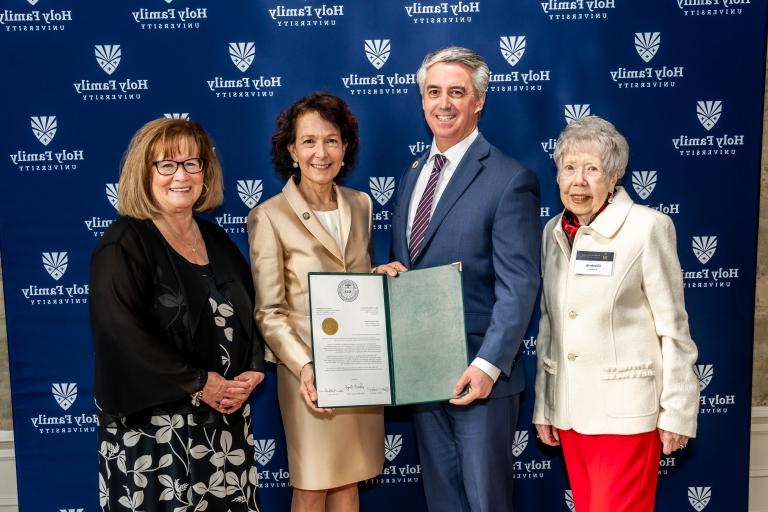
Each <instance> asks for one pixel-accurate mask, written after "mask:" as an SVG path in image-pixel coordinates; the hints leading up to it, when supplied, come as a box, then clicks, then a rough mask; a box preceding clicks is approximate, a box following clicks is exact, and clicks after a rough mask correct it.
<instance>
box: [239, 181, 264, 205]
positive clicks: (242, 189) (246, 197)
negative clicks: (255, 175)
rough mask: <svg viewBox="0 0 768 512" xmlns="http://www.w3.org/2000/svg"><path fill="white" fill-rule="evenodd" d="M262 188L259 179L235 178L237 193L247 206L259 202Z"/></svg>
mask: <svg viewBox="0 0 768 512" xmlns="http://www.w3.org/2000/svg"><path fill="white" fill-rule="evenodd" d="M263 190H264V187H263V186H262V185H261V180H237V194H238V195H239V196H240V199H241V200H242V201H243V203H245V206H247V207H248V208H253V207H254V206H256V205H257V204H259V199H261V193H262V191H263Z"/></svg>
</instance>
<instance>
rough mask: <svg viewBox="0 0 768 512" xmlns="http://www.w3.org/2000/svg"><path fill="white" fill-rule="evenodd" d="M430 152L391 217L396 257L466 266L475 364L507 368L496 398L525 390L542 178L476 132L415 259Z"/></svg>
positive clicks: (411, 173) (402, 187)
mask: <svg viewBox="0 0 768 512" xmlns="http://www.w3.org/2000/svg"><path fill="white" fill-rule="evenodd" d="M428 156H429V152H427V153H425V154H423V155H422V156H421V157H420V158H419V160H417V161H416V162H414V165H413V166H411V167H409V168H408V169H407V170H406V171H405V172H404V173H403V175H402V176H401V178H400V184H399V186H398V191H397V200H396V203H395V206H394V212H393V217H392V244H391V259H392V260H398V261H400V262H402V263H403V264H404V265H405V266H406V267H408V268H413V269H417V268H425V267H433V266H436V265H445V264H449V263H453V262H457V261H461V262H462V266H463V273H462V274H463V286H464V312H465V325H466V330H467V343H468V349H469V350H468V351H469V357H470V362H471V360H472V359H474V358H475V357H481V358H483V359H485V360H486V361H488V362H490V363H491V364H493V365H494V366H496V367H497V368H499V369H500V370H501V372H502V374H501V376H499V380H498V381H497V382H496V385H495V386H494V387H493V391H492V392H491V397H500V396H509V395H511V394H514V393H519V392H521V391H522V390H523V388H524V387H525V375H524V371H523V367H522V364H520V361H519V358H518V353H519V351H520V345H521V344H522V340H523V337H524V335H525V331H526V328H527V327H528V324H529V322H530V320H531V314H532V312H533V308H534V305H535V302H536V296H537V293H538V289H539V284H540V278H539V256H540V245H541V227H540V223H539V212H540V192H539V182H538V179H537V177H536V175H535V174H534V173H533V172H531V171H530V170H529V169H526V168H525V167H523V166H522V165H521V164H520V163H519V162H517V161H516V160H514V159H513V158H510V157H509V156H507V155H505V154H504V153H502V152H501V150H499V149H498V148H497V147H495V146H493V145H491V144H490V143H488V141H487V140H485V138H484V137H483V136H482V134H478V136H477V138H476V139H475V141H474V142H473V143H472V145H471V146H470V147H469V149H468V150H467V152H466V153H465V155H464V158H462V160H461V162H459V164H458V165H457V167H456V171H455V172H454V174H453V176H452V178H451V180H450V181H449V182H448V185H447V187H446V188H445V190H444V191H443V194H442V196H441V197H440V201H439V202H438V203H437V206H436V208H435V212H434V214H433V215H432V218H431V220H430V223H429V227H428V228H427V232H426V235H425V237H424V242H423V244H422V250H421V252H420V253H419V255H418V256H417V257H416V260H415V261H411V260H410V256H409V253H408V243H407V240H406V227H407V223H408V208H409V205H410V203H411V195H412V193H413V188H414V186H415V184H416V180H417V178H418V176H419V172H420V170H421V168H422V167H423V165H424V162H425V160H426V159H427V157H428Z"/></svg>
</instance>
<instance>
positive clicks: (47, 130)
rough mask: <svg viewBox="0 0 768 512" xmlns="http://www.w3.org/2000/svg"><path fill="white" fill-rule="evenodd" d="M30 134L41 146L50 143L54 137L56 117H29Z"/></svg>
mask: <svg viewBox="0 0 768 512" xmlns="http://www.w3.org/2000/svg"><path fill="white" fill-rule="evenodd" d="M30 122H31V125H32V133H34V134H35V137H37V140H39V141H40V143H41V144H42V145H43V146H47V145H48V144H50V143H51V141H52V140H53V138H54V137H55V136H56V128H57V123H56V116H31V117H30Z"/></svg>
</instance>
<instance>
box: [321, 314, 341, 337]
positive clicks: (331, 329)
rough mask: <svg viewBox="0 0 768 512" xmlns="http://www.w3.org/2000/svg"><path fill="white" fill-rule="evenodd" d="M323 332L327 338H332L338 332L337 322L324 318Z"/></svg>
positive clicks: (333, 319)
mask: <svg viewBox="0 0 768 512" xmlns="http://www.w3.org/2000/svg"><path fill="white" fill-rule="evenodd" d="M322 328H323V332H324V333H325V334H327V335H328V336H333V335H334V334H336V333H337V332H339V322H337V321H336V319H335V318H326V319H325V320H323V324H322Z"/></svg>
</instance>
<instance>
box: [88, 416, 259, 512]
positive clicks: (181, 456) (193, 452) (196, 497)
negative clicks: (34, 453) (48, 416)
mask: <svg viewBox="0 0 768 512" xmlns="http://www.w3.org/2000/svg"><path fill="white" fill-rule="evenodd" d="M257 480H258V473H257V470H256V466H255V460H254V448H253V434H252V433H251V413H250V406H249V405H247V404H246V405H245V406H243V407H242V408H241V409H240V410H239V411H237V412H235V413H233V414H231V415H228V416H224V415H219V414H215V413H208V414H192V413H188V414H154V415H151V416H147V418H145V419H144V420H143V421H141V422H135V421H132V422H130V423H124V424H122V425H118V424H115V423H112V424H110V425H108V426H106V427H104V426H101V427H99V504H100V506H101V510H102V511H108V510H109V511H112V512H126V511H129V510H130V511H132V512H139V511H146V512H155V511H158V512H165V511H167V512H195V511H203V510H206V511H208V512H246V511H248V512H250V511H253V512H258V511H259V499H258V481H257Z"/></svg>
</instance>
